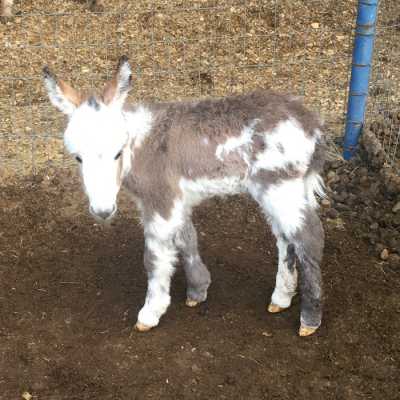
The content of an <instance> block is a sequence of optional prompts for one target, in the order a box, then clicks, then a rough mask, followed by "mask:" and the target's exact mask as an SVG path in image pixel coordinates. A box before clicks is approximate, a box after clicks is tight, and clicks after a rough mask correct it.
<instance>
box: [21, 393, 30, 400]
mask: <svg viewBox="0 0 400 400" xmlns="http://www.w3.org/2000/svg"><path fill="white" fill-rule="evenodd" d="M21 397H22V398H23V399H24V400H31V399H32V395H31V394H30V393H29V392H24V393H22V395H21Z"/></svg>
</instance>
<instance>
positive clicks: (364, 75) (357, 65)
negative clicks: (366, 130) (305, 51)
mask: <svg viewBox="0 0 400 400" xmlns="http://www.w3.org/2000/svg"><path fill="white" fill-rule="evenodd" d="M378 3H379V0H358V10H357V26H356V34H355V40H354V49H353V61H352V68H351V79H350V91H349V100H348V104H347V117H346V130H345V135H344V142H343V157H344V159H345V160H349V159H350V158H351V157H352V156H353V155H354V154H355V152H356V150H357V145H358V139H359V137H360V134H361V130H362V127H363V124H364V117H365V106H366V104H367V97H368V83H369V77H370V70H371V63H372V54H373V50H374V40H375V25H376V15H377V10H378Z"/></svg>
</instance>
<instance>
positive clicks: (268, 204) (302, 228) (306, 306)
mask: <svg viewBox="0 0 400 400" xmlns="http://www.w3.org/2000/svg"><path fill="white" fill-rule="evenodd" d="M305 186H306V185H305V182H304V180H303V179H301V178H298V179H291V180H288V181H284V182H282V183H280V184H276V185H270V186H269V187H266V188H265V190H260V185H256V186H255V190H253V191H252V190H250V193H252V194H253V195H254V197H255V198H256V200H257V201H258V202H259V203H260V204H261V206H262V208H263V210H264V212H265V213H266V214H267V216H268V218H269V219H270V222H271V225H272V231H273V232H274V234H275V236H276V237H278V238H279V237H284V238H285V240H286V241H287V243H289V246H288V249H289V251H292V250H291V249H293V247H294V252H295V255H296V256H297V259H298V261H299V263H298V266H297V267H298V272H299V275H300V276H299V277H300V295H301V318H300V325H301V326H300V331H299V334H300V335H301V336H306V335H310V334H312V333H313V332H315V331H316V330H317V329H318V327H319V326H320V324H321V317H322V304H321V302H322V289H321V285H322V283H321V271H320V266H319V265H320V262H321V259H322V250H323V246H324V234H323V229H322V224H321V221H320V220H319V217H318V215H317V213H316V211H315V209H313V207H312V206H313V205H314V203H311V202H310V201H309V199H308V197H309V194H308V192H307V188H306V187H305ZM310 204H312V205H310ZM291 246H292V247H291Z"/></svg>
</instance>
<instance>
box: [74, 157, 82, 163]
mask: <svg viewBox="0 0 400 400" xmlns="http://www.w3.org/2000/svg"><path fill="white" fill-rule="evenodd" d="M75 160H76V161H78V163H79V164H82V158H80V157H79V156H76V157H75Z"/></svg>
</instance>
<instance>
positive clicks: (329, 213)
mask: <svg viewBox="0 0 400 400" xmlns="http://www.w3.org/2000/svg"><path fill="white" fill-rule="evenodd" d="M326 215H327V217H328V218H330V219H336V218H337V217H338V216H339V212H338V211H337V210H335V209H334V208H331V209H330V210H328V211H327V212H326Z"/></svg>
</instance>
